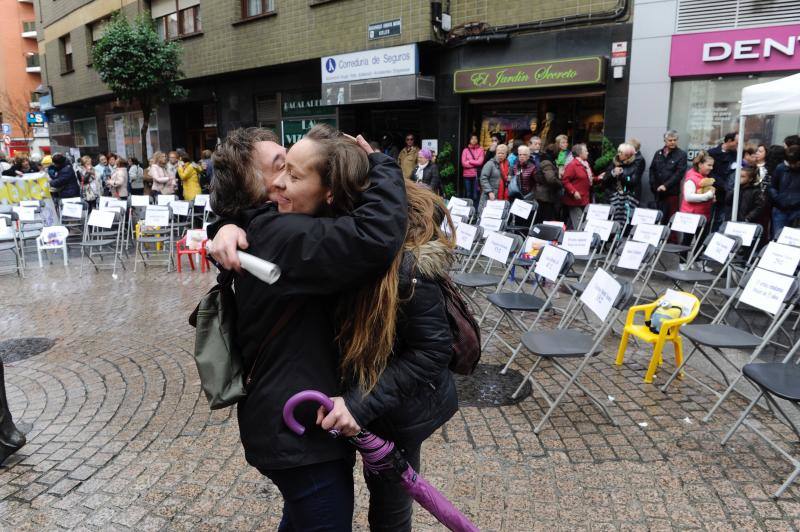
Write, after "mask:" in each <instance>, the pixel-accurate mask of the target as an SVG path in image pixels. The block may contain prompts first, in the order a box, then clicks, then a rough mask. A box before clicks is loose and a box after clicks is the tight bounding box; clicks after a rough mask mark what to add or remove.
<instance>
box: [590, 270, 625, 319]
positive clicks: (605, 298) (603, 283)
mask: <svg viewBox="0 0 800 532" xmlns="http://www.w3.org/2000/svg"><path fill="white" fill-rule="evenodd" d="M620 290H622V285H621V284H619V282H617V280H616V279H614V278H613V277H611V276H610V275H609V274H608V273H607V272H606V271H605V270H604V269H603V268H598V270H597V271H596V272H595V274H594V276H593V277H592V280H591V281H589V284H588V286H587V287H586V290H584V291H583V294H581V302H583V304H584V305H586V306H587V307H588V308H589V310H591V311H592V312H593V313H594V315H595V316H597V317H598V318H599V319H600V321H605V320H606V318H607V317H608V313H609V312H611V309H612V308H613V307H614V302H615V301H616V300H617V296H619V292H620Z"/></svg>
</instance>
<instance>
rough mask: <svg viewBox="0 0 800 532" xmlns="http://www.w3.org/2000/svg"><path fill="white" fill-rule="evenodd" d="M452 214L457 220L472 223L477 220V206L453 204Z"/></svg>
mask: <svg viewBox="0 0 800 532" xmlns="http://www.w3.org/2000/svg"><path fill="white" fill-rule="evenodd" d="M450 216H451V217H452V218H453V219H454V220H455V219H457V218H459V219H460V220H461V221H462V222H466V223H468V224H471V223H473V222H474V221H475V207H473V206H471V205H453V206H452V207H450Z"/></svg>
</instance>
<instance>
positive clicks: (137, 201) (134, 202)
mask: <svg viewBox="0 0 800 532" xmlns="http://www.w3.org/2000/svg"><path fill="white" fill-rule="evenodd" d="M148 205H150V196H139V195H137V196H131V207H147V206H148Z"/></svg>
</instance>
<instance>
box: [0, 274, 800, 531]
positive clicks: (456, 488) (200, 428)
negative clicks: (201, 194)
mask: <svg viewBox="0 0 800 532" xmlns="http://www.w3.org/2000/svg"><path fill="white" fill-rule="evenodd" d="M76 264H77V261H75V260H73V261H72V264H71V265H70V267H69V269H68V270H65V269H64V268H63V267H59V266H56V265H51V266H49V267H46V268H45V269H44V270H41V271H40V270H38V269H37V268H31V269H29V270H28V272H27V278H26V279H24V280H22V279H18V278H17V277H14V276H7V275H6V276H1V277H0V315H1V316H2V320H0V341H1V342H7V341H9V340H14V339H30V338H50V339H52V340H54V344H53V345H52V347H50V348H49V349H48V350H46V351H44V352H43V353H41V354H34V356H28V357H27V358H22V359H17V358H15V357H18V358H19V357H21V355H19V354H15V350H14V349H10V348H7V347H2V346H8V345H10V344H0V350H2V356H3V358H4V360H9V361H10V362H9V363H8V364H7V365H6V383H7V387H8V396H9V400H10V403H11V408H12V411H13V413H14V416H15V419H16V420H17V421H19V424H20V425H21V427H22V428H23V429H25V430H26V431H27V432H28V434H27V437H28V444H27V445H26V446H25V447H24V448H23V449H22V450H21V451H20V452H19V453H18V454H17V455H15V456H14V457H12V458H10V459H9V460H7V461H6V463H5V465H4V466H2V467H0V529H2V530H56V529H76V530H143V531H147V530H256V529H259V530H274V529H275V528H276V525H277V522H278V520H279V517H280V512H281V502H280V500H281V499H280V495H279V494H278V492H277V490H276V489H275V488H274V487H273V486H272V484H271V483H270V482H269V481H267V480H266V479H264V478H262V477H261V475H259V474H258V472H257V471H255V470H254V469H252V468H250V467H248V466H247V464H246V463H245V461H244V458H243V454H242V451H241V447H240V445H239V442H238V430H237V426H236V419H235V416H234V415H233V413H232V411H231V410H223V411H217V412H213V413H212V412H210V411H209V410H208V407H207V404H206V401H205V399H204V398H203V396H202V395H201V392H200V387H199V380H198V377H197V373H196V370H195V367H194V363H193V360H192V358H191V355H190V353H191V349H192V345H193V340H194V337H193V332H194V330H193V329H192V328H191V327H189V325H188V324H187V315H188V313H189V311H190V310H191V309H192V308H193V306H194V305H195V303H196V301H197V299H198V298H199V297H200V296H201V295H202V294H203V293H204V292H205V291H206V290H207V289H208V287H209V286H210V285H211V284H212V283H213V276H212V275H209V274H206V275H203V274H199V273H185V272H184V274H182V275H177V274H174V273H173V274H166V273H164V271H163V269H161V268H158V269H154V270H149V271H140V272H139V273H137V274H135V275H134V274H132V273H131V272H123V273H122V274H121V275H120V279H119V280H118V281H114V280H112V279H111V275H110V272H101V273H94V272H91V273H89V274H87V275H84V277H83V278H79V277H78V275H77V266H76ZM545 325H546V326H554V323H553V321H552V320H550V321H549V322H548V323H546V324H545ZM617 341H618V339H617V338H614V337H612V338H611V339H610V340H609V342H608V345H607V346H606V350H605V352H604V353H603V354H602V355H600V356H598V357H597V358H595V359H594V360H593V362H592V363H591V365H590V367H589V368H587V370H586V372H585V374H584V377H583V378H582V382H583V383H584V384H585V385H586V386H587V388H588V389H589V390H590V391H592V392H595V393H596V394H597V395H599V396H600V397H603V398H606V397H608V398H609V399H608V404H609V406H610V409H611V411H612V413H613V414H614V416H616V418H617V420H618V422H619V426H616V427H615V426H612V425H611V424H609V423H608V421H607V420H606V419H605V418H604V417H602V416H601V415H600V413H599V412H598V411H597V410H596V409H595V408H594V406H593V405H591V404H590V403H589V401H588V399H587V398H586V397H585V396H583V395H581V394H580V393H574V392H572V393H570V395H569V399H568V400H567V401H566V402H565V403H564V405H563V406H562V407H561V408H560V409H558V410H557V411H556V413H555V415H554V416H553V417H552V420H551V422H550V423H548V424H547V425H546V426H545V428H544V429H543V430H542V432H541V434H540V435H539V436H537V435H535V434H533V432H532V427H533V425H534V424H535V422H536V421H537V420H538V419H540V417H541V416H542V414H543V413H544V408H545V407H546V404H545V403H544V401H543V400H542V399H541V398H540V397H537V394H536V392H534V393H533V395H530V393H528V394H525V397H524V398H523V399H521V400H518V401H513V400H509V399H508V397H507V395H508V394H510V392H511V391H513V389H514V388H515V387H516V385H517V384H518V383H519V379H520V378H521V374H520V372H523V373H524V371H526V370H527V368H528V367H529V364H530V363H531V362H530V360H528V359H527V358H525V357H521V358H520V360H519V364H516V365H515V366H514V367H515V369H516V371H512V372H509V374H508V375H506V376H502V377H501V376H497V375H496V371H497V370H498V369H499V368H500V367H501V366H502V364H503V363H504V362H505V360H506V358H505V357H506V355H505V354H504V353H501V351H500V350H499V349H497V348H495V347H492V348H490V349H489V350H488V351H487V352H486V353H485V354H484V359H483V361H482V366H481V368H480V371H479V373H478V377H479V378H484V379H486V380H485V381H482V384H481V385H480V386H477V385H476V384H475V383H474V382H472V383H470V382H462V383H461V385H460V389H461V390H462V394H463V399H464V405H463V407H462V409H461V411H460V412H459V413H458V414H457V415H456V416H455V417H454V418H453V419H452V420H451V421H450V422H449V423H448V424H447V425H446V426H445V427H443V428H442V429H441V430H440V431H439V432H437V433H436V434H435V435H434V436H433V437H431V439H430V440H429V441H428V442H427V443H426V445H425V447H424V448H423V467H422V472H423V474H424V475H425V476H426V477H427V478H428V479H429V480H430V481H431V482H432V483H433V484H434V485H436V486H438V487H439V488H440V489H441V490H442V491H443V492H444V493H445V494H446V495H447V496H448V497H449V498H451V499H452V500H453V501H454V502H455V504H456V505H457V506H458V507H460V508H462V509H463V510H464V511H465V512H466V513H467V514H468V515H470V516H471V517H472V518H473V519H474V520H475V522H476V523H477V524H478V525H479V526H480V528H481V529H482V530H507V531H529V530H547V531H548V532H550V531H553V530H671V529H701V530H743V529H747V530H751V529H766V530H796V529H798V528H800V499H799V498H798V494H800V491H798V487H797V486H796V485H795V486H792V487H791V488H790V489H789V490H788V491H787V493H786V494H785V495H784V496H783V497H782V498H781V499H779V500H777V501H775V500H773V499H771V498H770V494H771V493H772V492H773V491H774V490H775V489H776V488H777V486H778V485H779V484H780V483H781V482H782V481H783V480H784V478H785V477H786V476H787V475H788V474H789V473H790V471H791V466H790V465H789V463H787V462H786V461H785V460H784V459H783V458H782V457H781V456H780V455H778V454H777V453H775V452H774V451H773V450H772V449H770V448H769V447H768V446H767V445H766V444H765V443H764V442H762V441H761V440H760V439H758V438H757V437H756V436H755V435H754V434H752V433H751V432H750V431H749V430H747V429H743V430H741V431H740V432H738V433H737V434H736V435H735V436H734V438H733V439H732V441H731V443H730V444H729V445H728V447H727V448H722V447H721V446H720V445H719V441H720V439H721V438H722V436H723V434H724V432H725V431H726V430H727V428H728V427H729V426H730V425H731V423H732V422H733V421H734V419H735V415H736V414H737V413H738V412H739V411H740V409H741V408H742V407H743V406H744V404H745V401H744V399H742V398H741V397H737V398H734V399H733V400H730V401H728V402H726V403H725V404H724V406H723V408H722V409H721V410H720V412H719V413H718V414H717V415H716V416H715V417H714V418H713V419H712V421H711V422H710V423H703V422H702V421H701V420H700V419H701V418H702V417H703V415H704V414H705V412H706V411H707V410H708V408H709V407H710V406H711V403H712V396H711V394H710V393H709V392H708V391H707V390H704V389H703V388H702V387H700V386H698V385H697V384H696V383H693V382H692V381H691V380H690V379H685V380H684V381H680V382H677V383H675V384H674V385H673V386H672V387H671V389H670V390H669V392H668V393H667V394H662V393H661V392H660V391H659V390H658V389H657V388H656V387H655V386H654V385H646V384H643V383H642V376H643V375H644V372H645V366H644V364H646V362H647V361H648V360H649V355H648V354H647V353H645V352H640V351H637V350H636V349H635V346H633V345H631V346H630V347H629V352H628V354H627V357H626V361H625V365H623V366H621V367H617V366H614V365H613V357H614V354H615V352H616V345H617ZM25 345H28V347H30V342H29V343H28V344H25ZM23 347H24V346H23ZM42 347H46V345H42ZM23 351H24V349H23ZM33 351H34V350H33V349H31V350H30V353H28V354H31V353H33ZM665 360H666V362H665V367H664V369H663V370H662V372H661V374H660V375H659V376H660V377H661V379H660V380H661V382H663V379H664V378H665V374H666V373H668V372H669V371H671V362H672V359H671V354H667V355H665ZM690 371H691V370H690ZM695 374H697V373H696V372H695ZM539 375H540V382H542V383H543V384H544V385H545V387H547V388H548V389H549V391H551V392H555V391H556V390H557V389H558V388H557V387H556V386H555V383H557V382H563V381H562V378H561V376H560V375H557V374H556V372H555V371H554V370H552V369H551V368H549V367H543V371H542V372H541V373H540V374H539ZM706 382H709V383H710V382H711V381H709V380H708V379H706ZM755 418H756V419H757V420H759V422H760V425H761V427H762V428H763V430H765V431H767V432H768V433H771V434H773V435H774V436H775V437H777V438H778V439H779V440H780V441H782V443H783V444H784V445H785V446H786V447H787V448H790V449H791V450H793V451H797V445H796V438H795V437H793V436H792V435H791V432H790V431H789V430H788V429H787V428H786V427H785V426H783V425H782V424H780V423H778V422H776V421H775V420H774V419H773V418H772V416H770V415H768V414H766V413H764V412H760V413H758V414H757V415H756V416H755ZM366 500H367V492H366V489H365V488H364V485H363V481H361V480H359V481H358V484H357V508H356V518H355V523H356V529H358V530H366V506H365V504H366ZM415 529H416V530H440V529H441V528H440V527H438V526H437V525H436V523H435V522H434V521H433V520H432V518H431V517H430V516H428V515H427V514H426V513H425V512H424V511H422V510H420V509H419V508H417V510H416V511H415Z"/></svg>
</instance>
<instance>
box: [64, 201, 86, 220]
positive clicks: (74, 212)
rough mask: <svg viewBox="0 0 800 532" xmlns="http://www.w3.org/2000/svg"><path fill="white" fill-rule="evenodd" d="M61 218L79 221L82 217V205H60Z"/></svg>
mask: <svg viewBox="0 0 800 532" xmlns="http://www.w3.org/2000/svg"><path fill="white" fill-rule="evenodd" d="M61 217H62V218H75V219H78V220H80V219H81V218H82V217H83V205H81V204H80V203H64V204H63V205H61Z"/></svg>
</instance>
